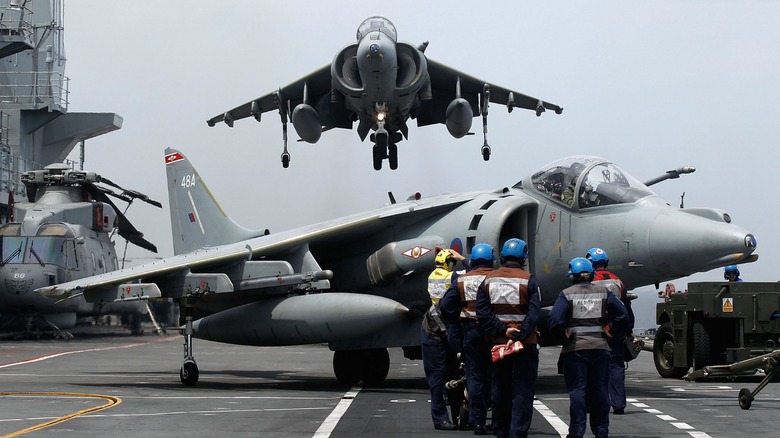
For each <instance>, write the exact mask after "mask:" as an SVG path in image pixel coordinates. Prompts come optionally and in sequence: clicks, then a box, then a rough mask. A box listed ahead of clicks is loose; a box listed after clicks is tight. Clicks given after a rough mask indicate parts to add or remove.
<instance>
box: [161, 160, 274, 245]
mask: <svg viewBox="0 0 780 438" xmlns="http://www.w3.org/2000/svg"><path fill="white" fill-rule="evenodd" d="M165 170H166V174H167V176H168V202H169V205H170V209H171V229H172V232H173V252H174V253H175V254H177V255H178V254H182V253H187V252H190V251H194V250H196V249H200V248H206V247H212V246H217V245H224V244H228V243H235V242H239V241H241V240H246V239H250V238H253V237H257V236H262V235H264V234H268V230H249V229H247V228H244V227H242V226H240V225H238V224H237V223H235V222H234V221H233V219H231V218H230V216H228V215H227V213H225V211H224V210H223V209H222V207H221V206H220V205H219V203H218V202H217V200H216V199H214V195H212V194H211V191H210V190H209V188H208V186H207V185H206V182H205V181H203V179H202V178H201V176H200V174H199V173H198V171H197V170H195V167H194V166H193V165H192V164H191V163H190V160H188V159H187V157H185V156H184V154H182V153H181V152H179V151H177V150H175V149H172V148H166V149H165Z"/></svg>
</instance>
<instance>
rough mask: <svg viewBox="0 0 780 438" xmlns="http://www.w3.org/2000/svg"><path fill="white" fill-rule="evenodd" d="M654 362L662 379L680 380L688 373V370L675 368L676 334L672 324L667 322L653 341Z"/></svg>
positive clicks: (662, 325) (657, 332) (659, 328)
mask: <svg viewBox="0 0 780 438" xmlns="http://www.w3.org/2000/svg"><path fill="white" fill-rule="evenodd" d="M653 362H655V369H656V371H658V374H659V375H660V376H661V377H664V378H667V379H679V378H682V376H684V375H685V373H687V372H688V368H687V367H686V368H683V367H675V366H674V332H673V331H672V324H671V323H668V322H665V323H663V324H661V326H660V327H658V331H656V333H655V339H654V340H653Z"/></svg>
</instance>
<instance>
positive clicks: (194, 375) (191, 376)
mask: <svg viewBox="0 0 780 438" xmlns="http://www.w3.org/2000/svg"><path fill="white" fill-rule="evenodd" d="M199 376H200V372H199V371H198V366H197V365H196V364H195V362H184V364H183V365H182V366H181V370H180V371H179V377H180V378H181V383H183V384H184V386H195V384H196V383H198V377H199Z"/></svg>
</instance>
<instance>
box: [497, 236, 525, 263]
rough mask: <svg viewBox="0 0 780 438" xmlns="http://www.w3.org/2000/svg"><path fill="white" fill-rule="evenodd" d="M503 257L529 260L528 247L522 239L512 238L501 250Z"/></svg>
mask: <svg viewBox="0 0 780 438" xmlns="http://www.w3.org/2000/svg"><path fill="white" fill-rule="evenodd" d="M501 257H514V258H516V259H527V258H528V245H526V244H525V242H524V241H523V240H521V239H517V238H512V239H509V240H507V241H506V242H504V247H503V248H501Z"/></svg>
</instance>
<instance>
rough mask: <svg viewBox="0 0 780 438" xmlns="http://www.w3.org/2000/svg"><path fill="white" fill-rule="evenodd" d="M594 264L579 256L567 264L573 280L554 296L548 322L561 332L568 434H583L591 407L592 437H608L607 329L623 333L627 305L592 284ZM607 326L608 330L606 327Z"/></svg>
mask: <svg viewBox="0 0 780 438" xmlns="http://www.w3.org/2000/svg"><path fill="white" fill-rule="evenodd" d="M593 274H594V271H593V265H591V263H590V262H589V261H588V260H587V259H586V258H584V257H577V258H574V259H572V261H571V263H569V274H568V275H569V279H570V280H571V281H572V283H573V285H572V286H570V287H568V288H566V289H564V290H563V291H562V292H561V293H560V294H559V295H558V299H557V300H556V301H555V304H554V305H553V308H552V310H551V311H550V315H549V317H548V320H547V323H548V327H549V329H550V331H551V332H553V333H554V334H558V335H564V336H565V340H564V343H563V348H562V349H561V356H562V358H563V377H564V379H565V381H566V390H567V391H568V392H569V418H570V423H569V434H568V435H567V437H568V438H582V436H583V435H585V426H586V424H585V422H586V419H587V415H588V412H590V430H591V432H593V434H594V435H596V438H606V437H608V436H609V392H608V390H607V381H608V377H609V345H607V337H608V336H609V333H610V332H611V333H613V334H614V335H617V336H622V335H623V334H624V333H625V324H626V320H627V318H628V314H627V312H626V307H625V306H624V305H623V304H622V303H621V302H620V300H619V299H618V298H617V297H616V296H615V295H614V294H613V293H612V292H610V291H609V289H607V288H606V287H605V286H602V285H600V284H593V283H591V281H592V280H593ZM608 327H609V329H608Z"/></svg>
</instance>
